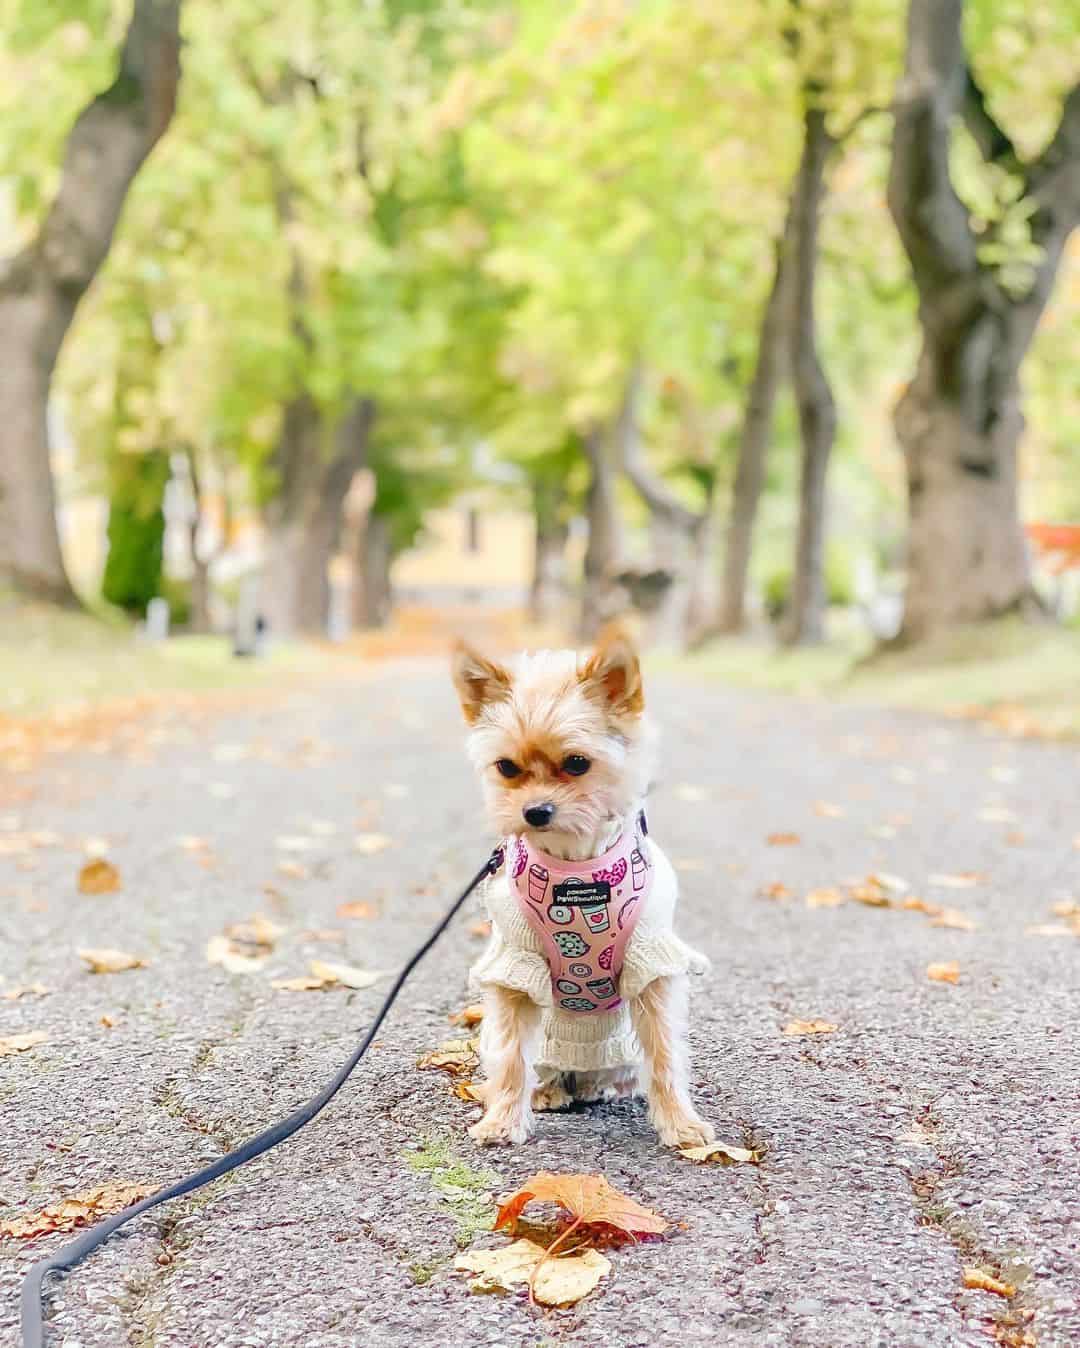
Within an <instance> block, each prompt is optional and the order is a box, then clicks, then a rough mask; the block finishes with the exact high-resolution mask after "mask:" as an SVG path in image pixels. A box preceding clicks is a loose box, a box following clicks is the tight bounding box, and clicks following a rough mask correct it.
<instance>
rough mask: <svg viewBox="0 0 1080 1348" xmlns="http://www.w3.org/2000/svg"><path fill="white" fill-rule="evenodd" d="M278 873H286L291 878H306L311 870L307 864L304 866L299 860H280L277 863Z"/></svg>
mask: <svg viewBox="0 0 1080 1348" xmlns="http://www.w3.org/2000/svg"><path fill="white" fill-rule="evenodd" d="M277 873H278V875H284V876H285V877H286V878H287V879H289V880H306V879H307V878H308V877H309V876H310V874H311V872H310V871H309V870H308V868H307V867H306V866H302V865H301V864H300V862H299V861H279V862H278V864H277Z"/></svg>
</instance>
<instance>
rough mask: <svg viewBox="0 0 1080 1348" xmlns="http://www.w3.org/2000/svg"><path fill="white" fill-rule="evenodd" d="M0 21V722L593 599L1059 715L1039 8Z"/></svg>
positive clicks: (234, 13)
mask: <svg viewBox="0 0 1080 1348" xmlns="http://www.w3.org/2000/svg"><path fill="white" fill-rule="evenodd" d="M0 18H2V47H0V258H2V259H3V261H2V262H0V627H2V632H0V665H2V666H3V679H2V682H3V689H2V690H0V708H2V709H3V710H4V711H5V712H6V714H8V715H9V716H11V715H14V716H24V715H27V714H32V713H34V712H35V711H36V710H39V709H42V708H45V707H51V706H54V705H56V704H57V703H63V702H66V701H70V700H77V699H80V698H87V697H103V696H108V695H111V694H115V695H117V696H119V695H127V694H130V693H132V692H137V691H142V690H144V689H154V688H174V687H175V688H181V687H187V686H188V685H189V684H191V685H195V686H199V687H204V686H211V687H212V686H218V685H219V684H221V683H225V682H228V681H233V680H236V679H247V678H251V677H263V675H262V673H261V672H259V673H252V672H251V671H253V670H255V669H256V667H259V669H260V670H261V669H263V668H267V669H268V668H270V667H272V666H274V664H275V662H277V665H278V667H282V668H313V667H316V666H318V665H320V663H322V662H330V663H334V662H335V661H337V662H340V659H341V657H342V656H343V655H344V656H345V657H346V658H354V657H355V656H356V655H358V654H359V655H362V656H366V657H372V658H374V657H377V656H396V655H402V654H417V653H424V652H434V651H436V650H439V649H441V648H442V647H444V646H445V643H446V640H447V638H448V635H449V634H450V633H452V632H454V631H457V630H464V629H469V628H474V629H476V628H478V629H479V630H480V632H481V634H482V635H483V636H484V637H486V639H487V640H488V641H490V642H491V643H493V644H496V645H500V646H505V645H509V644H522V643H526V642H537V641H542V642H545V643H550V642H552V641H573V640H579V639H585V638H588V637H589V636H590V635H591V634H592V633H593V632H594V631H595V630H596V628H597V627H598V626H599V624H600V623H602V622H603V621H604V620H605V619H607V618H608V617H611V616H615V615H618V614H625V613H631V614H633V615H634V616H635V618H636V619H637V621H638V622H639V624H640V626H641V629H642V631H643V633H644V634H645V639H646V641H647V642H648V644H649V645H650V646H651V647H653V648H655V650H656V651H657V652H663V653H664V654H663V656H662V657H661V656H660V655H658V656H657V658H663V659H667V660H678V661H688V662H690V664H691V665H692V666H693V667H694V668H696V669H698V670H699V671H701V672H702V673H703V674H705V673H708V674H715V675H719V676H722V677H725V678H729V679H734V680H738V681H742V682H750V683H760V684H763V685H766V686H777V687H785V688H799V689H808V688H820V687H828V688H841V689H845V690H849V691H852V692H856V693H857V692H859V691H860V690H861V689H869V690H870V691H871V692H873V694H874V695H875V696H876V697H879V698H881V699H885V700H899V701H907V702H913V703H920V704H926V705H932V706H942V707H955V708H959V709H961V710H964V709H966V708H969V707H974V708H976V709H979V710H980V712H981V713H985V714H990V715H993V716H996V717H997V718H998V719H999V720H1002V719H1004V720H1005V721H1008V722H1009V723H1010V724H1014V725H1016V726H1018V727H1019V728H1021V729H1025V728H1028V727H1031V726H1037V727H1039V728H1043V729H1047V730H1049V731H1051V732H1054V733H1057V732H1059V731H1070V730H1080V616H1078V615H1080V231H1075V229H1074V227H1075V226H1076V225H1077V223H1078V222H1080V92H1078V91H1077V81H1078V79H1080V7H1078V6H1077V5H1076V4H1075V3H1074V2H1073V0H968V2H967V3H966V4H961V3H960V0H910V3H909V2H908V0H756V3H753V4H745V3H735V2H734V0H679V2H678V3H675V2H674V0H671V2H668V0H590V2H584V0H583V2H582V3H564V4H551V3H541V2H539V0H537V2H536V3H532V2H530V0H519V2H518V3H500V0H491V2H490V3H486V2H480V3H466V2H465V0H458V2H455V0H292V3H290V4H288V5H285V4H282V3H280V0H229V3H227V4H221V3H210V0H182V2H181V0H134V4H132V3H131V2H130V0H127V3H124V2H123V0H50V3H48V4H43V3H41V0H0ZM905 70H906V73H905ZM240 656H251V657H254V658H252V659H251V660H247V661H242V660H239V659H238V657H240Z"/></svg>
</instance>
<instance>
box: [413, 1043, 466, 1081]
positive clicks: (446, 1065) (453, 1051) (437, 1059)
mask: <svg viewBox="0 0 1080 1348" xmlns="http://www.w3.org/2000/svg"><path fill="white" fill-rule="evenodd" d="M479 1047H480V1040H479V1039H448V1040H447V1041H446V1043H444V1044H440V1045H439V1047H438V1048H437V1049H434V1050H433V1051H432V1052H431V1053H425V1054H424V1056H423V1057H422V1058H421V1059H420V1060H419V1062H418V1063H417V1064H416V1065H417V1067H419V1068H420V1069H421V1071H424V1072H430V1071H434V1072H447V1073H448V1074H449V1075H450V1076H452V1077H461V1076H471V1075H472V1073H473V1071H474V1070H475V1068H476V1067H478V1066H479V1063H480V1059H479V1057H478V1055H477V1049H478V1048H479Z"/></svg>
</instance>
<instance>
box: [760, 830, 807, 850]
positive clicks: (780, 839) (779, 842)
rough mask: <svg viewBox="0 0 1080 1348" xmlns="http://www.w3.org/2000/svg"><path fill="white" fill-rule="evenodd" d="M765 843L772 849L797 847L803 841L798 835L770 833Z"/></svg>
mask: <svg viewBox="0 0 1080 1348" xmlns="http://www.w3.org/2000/svg"><path fill="white" fill-rule="evenodd" d="M765 841H766V842H767V843H768V844H769V846H770V847H797V846H798V845H799V843H800V842H802V839H801V838H800V837H799V835H798V834H797V833H770V834H769V836H768V837H767V838H766V839H765Z"/></svg>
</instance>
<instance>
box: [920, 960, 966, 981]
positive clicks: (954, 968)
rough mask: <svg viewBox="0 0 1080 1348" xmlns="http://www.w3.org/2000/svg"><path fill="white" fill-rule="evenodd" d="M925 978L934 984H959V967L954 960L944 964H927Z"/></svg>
mask: <svg viewBox="0 0 1080 1348" xmlns="http://www.w3.org/2000/svg"><path fill="white" fill-rule="evenodd" d="M926 976H927V978H929V979H930V980H931V981H932V982H934V983H959V982H960V966H959V964H957V962H956V961H955V960H949V961H948V962H947V963H945V964H928V965H927V966H926Z"/></svg>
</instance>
